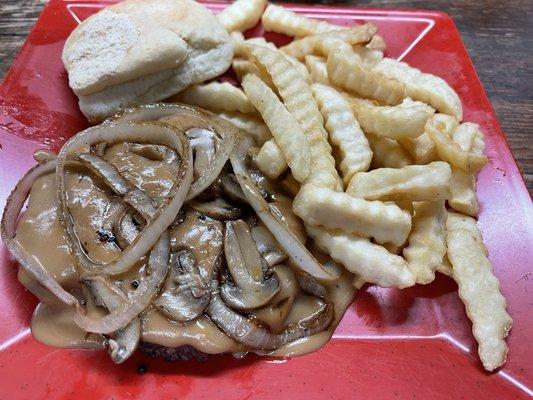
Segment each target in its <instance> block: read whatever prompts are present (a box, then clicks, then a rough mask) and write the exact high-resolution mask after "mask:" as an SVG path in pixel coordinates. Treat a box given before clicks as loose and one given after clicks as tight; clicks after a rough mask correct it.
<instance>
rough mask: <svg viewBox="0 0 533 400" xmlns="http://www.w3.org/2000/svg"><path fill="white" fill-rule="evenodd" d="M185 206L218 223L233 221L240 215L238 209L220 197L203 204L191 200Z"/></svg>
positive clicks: (240, 212)
mask: <svg viewBox="0 0 533 400" xmlns="http://www.w3.org/2000/svg"><path fill="white" fill-rule="evenodd" d="M187 204H188V205H189V206H190V207H191V208H193V209H195V210H196V211H198V212H200V213H202V214H205V215H207V216H208V217H210V218H213V219H216V220H219V221H225V220H234V219H237V218H239V217H240V216H241V214H242V211H241V209H240V208H237V207H234V206H233V205H231V204H230V203H228V202H227V201H226V200H224V199H223V198H222V197H218V198H216V199H215V200H211V201H204V202H201V201H196V200H191V201H189V202H188V203H187Z"/></svg>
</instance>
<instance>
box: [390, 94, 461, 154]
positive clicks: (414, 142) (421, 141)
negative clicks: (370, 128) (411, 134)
mask: <svg viewBox="0 0 533 400" xmlns="http://www.w3.org/2000/svg"><path fill="white" fill-rule="evenodd" d="M404 102H405V100H404ZM429 117H431V115H429ZM433 120H434V121H438V122H439V123H441V124H443V125H442V126H444V127H445V128H444V130H445V132H446V134H448V135H451V134H452V133H453V131H454V130H455V129H456V128H457V126H458V125H459V121H457V119H456V118H455V117H452V116H451V115H446V114H439V113H437V114H433ZM426 124H427V123H426ZM398 143H400V144H401V145H402V146H403V148H404V149H406V150H407V151H408V152H409V154H411V156H412V157H413V159H414V160H415V163H416V164H429V163H430V162H432V161H437V160H438V156H437V151H436V148H435V143H433V140H431V138H430V137H429V135H428V134H427V133H426V127H424V133H422V134H421V135H420V136H418V137H416V138H402V139H399V140H398Z"/></svg>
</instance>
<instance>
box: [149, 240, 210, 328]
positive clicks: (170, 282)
mask: <svg viewBox="0 0 533 400" xmlns="http://www.w3.org/2000/svg"><path fill="white" fill-rule="evenodd" d="M209 300H210V292H209V284H206V283H205V282H204V281H203V279H202V276H201V275H200V270H199V269H198V265H197V262H196V260H195V257H194V255H193V254H192V252H191V251H189V250H182V251H180V252H177V253H172V255H171V256H170V273H169V276H168V277H167V280H166V281H165V287H164V288H163V291H162V293H161V294H160V295H159V297H157V298H156V299H155V301H154V303H153V304H154V306H156V307H157V308H158V309H159V310H160V311H161V312H163V313H164V314H165V315H167V316H168V317H169V318H171V319H173V320H175V321H178V322H185V321H191V320H193V319H195V318H197V317H199V316H200V315H201V314H202V313H203V312H204V310H205V308H206V307H207V305H208V304H209Z"/></svg>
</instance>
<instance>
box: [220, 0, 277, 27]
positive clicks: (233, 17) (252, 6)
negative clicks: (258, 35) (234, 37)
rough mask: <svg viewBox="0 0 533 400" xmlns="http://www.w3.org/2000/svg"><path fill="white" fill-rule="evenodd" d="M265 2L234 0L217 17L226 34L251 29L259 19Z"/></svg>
mask: <svg viewBox="0 0 533 400" xmlns="http://www.w3.org/2000/svg"><path fill="white" fill-rule="evenodd" d="M266 5H267V0H236V1H234V2H233V3H232V4H230V5H229V6H228V7H226V8H225V9H224V10H222V12H220V14H218V15H217V18H218V20H219V21H220V22H221V23H222V25H223V26H224V28H226V30H227V31H228V32H232V31H240V32H244V31H245V30H247V29H250V28H253V27H254V26H256V25H257V23H258V22H259V20H260V19H261V15H262V14H263V11H264V10H265V7H266Z"/></svg>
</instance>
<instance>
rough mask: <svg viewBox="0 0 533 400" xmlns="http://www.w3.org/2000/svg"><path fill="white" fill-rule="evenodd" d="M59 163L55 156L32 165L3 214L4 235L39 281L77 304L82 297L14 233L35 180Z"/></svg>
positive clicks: (8, 244)
mask: <svg viewBox="0 0 533 400" xmlns="http://www.w3.org/2000/svg"><path fill="white" fill-rule="evenodd" d="M56 165H57V161H56V160H55V159H53V160H49V161H46V162H43V163H41V164H38V165H36V166H35V167H33V168H32V169H30V170H29V171H28V172H27V173H26V174H25V175H24V177H23V178H22V179H21V180H20V181H19V183H17V186H15V189H13V191H12V192H11V194H10V195H9V197H8V198H7V202H6V207H5V209H4V213H3V215H2V228H1V236H2V240H3V242H4V244H5V246H6V247H7V249H8V250H9V251H10V252H11V254H13V257H15V259H16V260H17V261H18V263H19V264H20V265H21V266H22V268H24V269H25V270H26V271H28V272H29V273H30V274H31V275H32V276H33V277H34V278H35V279H36V280H37V281H39V283H41V284H42V285H43V286H44V287H46V288H47V289H48V290H49V291H50V292H52V293H53V294H54V295H55V296H56V297H57V298H58V299H59V300H60V301H62V302H63V303H65V304H67V305H69V306H74V305H77V304H78V300H77V299H76V298H75V297H74V296H73V295H71V294H70V293H69V292H67V291H66V290H65V289H63V288H62V287H61V285H59V283H57V281H56V280H55V279H54V277H53V276H52V275H51V274H50V273H49V272H48V271H47V270H46V269H44V268H43V266H42V265H41V264H39V263H38V262H36V261H35V260H34V258H33V257H32V255H31V254H29V253H28V252H27V251H26V250H25V249H24V248H23V247H22V246H21V245H20V244H18V243H17V242H16V241H15V239H14V237H15V232H16V227H17V219H18V216H19V214H20V211H21V210H22V207H23V206H24V203H25V202H26V199H27V197H28V194H29V193H30V190H31V187H32V185H33V183H34V182H35V180H36V179H37V178H39V177H41V176H43V175H46V174H49V173H52V172H53V171H54V170H55V168H56Z"/></svg>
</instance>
